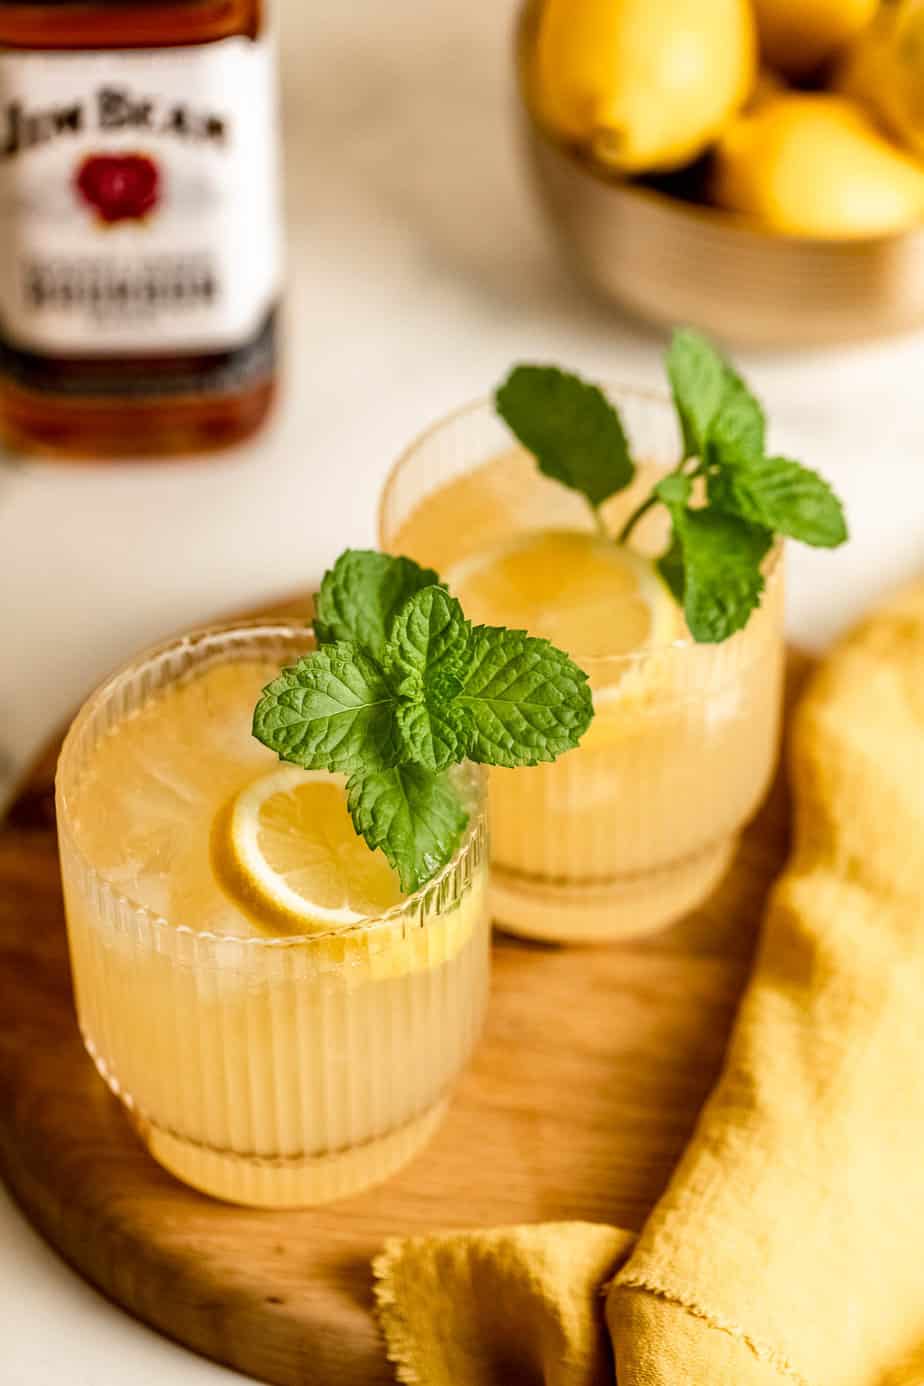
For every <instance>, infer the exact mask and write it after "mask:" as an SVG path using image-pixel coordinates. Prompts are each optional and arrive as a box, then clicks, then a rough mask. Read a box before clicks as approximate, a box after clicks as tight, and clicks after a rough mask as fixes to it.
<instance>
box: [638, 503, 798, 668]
mask: <svg viewBox="0 0 924 1386" xmlns="http://www.w3.org/2000/svg"><path fill="white" fill-rule="evenodd" d="M692 487H693V483H692V482H691V481H690V479H689V477H686V476H682V475H676V476H668V477H665V478H664V480H663V481H661V482H659V484H658V486H657V487H656V490H657V494H658V498H659V499H660V500H661V501H662V502H663V503H664V504H665V505H666V506H667V508H668V510H669V511H670V515H671V519H672V520H673V537H672V541H671V548H670V550H669V555H672V558H671V560H670V562H672V563H673V564H675V565H677V566H678V567H682V572H683V602H684V610H685V614H686V618H687V624H688V625H689V627H690V631H691V633H692V634H693V636H694V638H695V639H697V640H700V641H704V642H718V641H722V640H727V639H728V637H729V636H730V635H732V634H734V632H735V631H736V630H739V629H740V627H741V625H742V624H743V621H746V620H747V618H748V616H750V614H751V612H752V611H753V610H754V608H755V607H756V606H757V605H758V604H759V602H760V594H761V592H762V591H763V589H764V577H763V573H762V571H761V564H762V562H763V560H764V558H765V557H766V555H767V552H768V551H769V549H770V547H771V545H772V544H773V535H772V534H771V532H770V531H769V530H767V529H764V528H763V527H762V526H760V525H754V524H751V523H750V522H749V521H747V520H742V519H740V518H739V517H738V516H737V515H729V514H726V513H725V512H724V511H721V510H716V509H713V508H712V507H705V508H701V509H698V510H697V509H693V508H691V506H690V505H689V500H690V493H691V491H692ZM668 570H669V571H670V563H668ZM662 571H663V569H662ZM742 615H743V621H742Z"/></svg>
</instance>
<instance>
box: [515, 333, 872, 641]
mask: <svg viewBox="0 0 924 1386" xmlns="http://www.w3.org/2000/svg"><path fill="white" fill-rule="evenodd" d="M666 365H667V374H668V378H669V380H670V385H671V393H672V396H673V401H674V407H675V409H676V412H677V418H678V422H679V425H680V435H681V439H682V454H683V455H682V456H681V457H680V458H679V460H678V462H677V465H676V467H675V468H674V470H673V472H671V473H669V474H668V475H667V476H666V477H662V479H661V480H660V481H659V482H658V483H657V485H655V486H654V487H653V489H652V491H651V492H650V494H649V495H648V496H646V497H645V498H644V499H643V500H642V501H641V502H640V504H639V505H638V506H637V507H636V508H635V510H634V511H633V512H632V514H631V515H630V516H629V518H628V519H627V521H626V522H625V524H624V525H623V528H622V530H621V531H620V533H619V534H618V535H617V536H615V537H614V536H608V537H612V538H613V540H614V542H617V543H627V542H628V541H629V539H630V538H631V536H632V533H633V531H634V530H635V527H636V525H637V524H638V522H639V521H640V520H641V518H642V517H643V516H644V515H646V514H648V512H649V511H650V510H653V509H654V508H655V507H657V506H664V507H666V509H667V510H668V512H669V514H670V518H671V534H670V539H669V542H668V545H667V548H666V550H665V551H664V553H663V554H662V555H661V557H660V558H659V559H658V560H657V568H658V571H659V573H660V574H661V577H662V579H663V580H664V582H665V583H666V585H667V587H668V588H669V589H670V591H671V592H672V594H673V595H674V597H675V599H676V600H677V602H678V603H679V604H680V605H682V607H683V610H684V614H685V616H686V621H687V626H688V628H689V631H690V634H691V635H692V636H693V639H694V640H697V641H701V642H704V643H717V642H720V641H723V640H727V639H728V638H729V636H732V635H734V634H735V632H736V631H739V630H741V629H742V627H743V626H745V625H746V624H747V622H748V619H749V618H750V615H751V612H752V611H753V610H754V608H755V607H756V606H757V605H758V604H759V602H760V595H761V592H762V591H763V586H764V579H763V561H764V559H765V558H766V555H767V553H768V551H769V549H770V548H771V546H772V544H773V542H774V539H775V538H776V536H777V535H785V536H786V537H788V538H791V539H796V540H799V541H800V542H802V543H804V544H811V545H814V546H815V547H820V548H835V547H836V546H837V545H839V544H843V543H844V542H845V540H846V539H847V537H848V534H847V523H846V520H845V518H844V512H843V508H842V506H841V503H840V501H839V500H838V498H837V496H836V495H835V494H834V492H833V491H832V489H831V487H830V486H829V485H828V483H827V482H826V481H824V480H823V479H822V478H821V477H820V476H818V475H817V473H815V472H812V471H810V470H809V469H808V468H807V467H803V466H802V465H801V463H799V462H793V461H791V460H790V459H789V458H784V457H768V456H767V453H766V419H765V416H764V411H763V409H762V407H761V405H760V403H759V401H758V400H757V399H756V398H755V396H754V395H753V394H752V393H751V391H750V390H749V389H748V387H747V385H746V384H745V382H744V381H743V380H742V379H741V377H740V376H739V375H738V374H737V373H736V371H735V370H734V369H733V367H732V366H731V365H730V364H729V363H728V362H727V361H726V360H725V359H724V358H723V357H722V356H721V355H720V354H719V352H718V351H716V349H715V347H713V346H712V345H711V343H710V342H708V341H707V340H706V338H705V337H703V336H701V335H700V334H699V333H698V332H694V331H692V330H691V329H683V330H681V331H678V332H676V333H675V334H674V337H673V341H672V343H671V346H670V350H669V351H668V353H667V361H666ZM496 404H497V411H498V413H499V415H500V416H501V418H503V419H504V420H505V421H506V422H507V424H508V425H509V426H510V428H511V430H512V432H513V433H514V435H515V436H516V437H517V439H518V440H519V441H520V442H521V443H522V444H523V446H524V447H525V448H527V449H528V450H529V451H530V452H532V453H533V455H534V456H535V458H536V462H537V464H538V466H539V468H540V470H541V471H543V472H544V473H545V474H546V475H547V476H550V477H553V478H555V479H557V480H559V481H562V482H564V484H565V485H567V486H570V487H572V488H573V489H575V490H578V491H581V492H582V493H583V495H584V496H585V497H586V498H587V500H588V502H589V504H590V506H591V508H592V509H593V511H594V515H595V518H596V522H597V525H598V528H599V529H600V530H601V531H602V532H603V533H608V532H607V529H606V525H605V523H604V521H603V519H602V518H601V516H600V509H599V507H600V506H601V505H602V503H603V502H604V501H605V500H607V499H608V498H609V497H610V496H612V495H615V494H616V493H617V492H618V491H621V490H623V489H624V488H625V487H626V486H628V484H629V482H630V481H631V480H632V478H633V476H634V475H635V471H636V468H635V464H634V463H633V460H632V458H631V456H630V454H629V448H628V445H627V442H626V433H625V429H624V428H623V425H622V421H621V419H620V417H619V412H618V410H617V409H616V408H615V407H614V406H613V405H612V404H611V403H610V402H609V400H608V399H607V398H606V396H605V395H604V394H603V392H602V391H601V390H599V389H597V388H596V387H595V386H593V385H589V384H588V383H587V382H586V381H584V380H581V379H580V378H579V377H578V376H574V375H568V374H567V373H566V372H564V371H561V370H557V369H555V368H553V367H549V366H517V367H516V368H515V369H514V370H513V371H512V372H511V374H510V376H509V377H508V379H507V380H506V382H505V383H504V384H503V385H502V386H501V387H500V389H499V390H498V391H497V396H496ZM642 460H644V461H648V460H650V459H642ZM694 482H698V485H697V486H695V487H694Z"/></svg>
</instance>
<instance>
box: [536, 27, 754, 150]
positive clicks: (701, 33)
mask: <svg viewBox="0 0 924 1386" xmlns="http://www.w3.org/2000/svg"><path fill="white" fill-rule="evenodd" d="M756 70H757V55H756V35H755V29H754V19H753V13H752V10H751V4H750V0H545V4H544V5H543V7H542V10H541V12H540V15H539V20H538V27H537V32H536V38H535V48H534V51H533V54H532V64H531V73H530V76H531V82H530V87H531V93H532V101H533V104H534V106H535V107H536V114H537V115H538V117H539V119H540V120H541V121H542V122H543V123H544V124H545V125H546V126H547V127H548V128H549V130H550V131H552V132H553V133H555V134H557V135H558V136H560V137H562V138H564V139H567V140H569V141H573V142H578V143H580V144H582V145H584V146H585V147H586V148H589V149H590V150H591V151H592V153H593V154H594V155H595V156H596V157H597V158H598V159H599V160H601V161H602V162H603V163H605V164H606V165H608V166H609V167H611V168H614V169H618V170H619V171H621V172H625V173H643V172H649V171H653V170H666V169H672V168H679V167H680V166H681V165H682V164H685V163H689V162H690V160H691V159H694V158H696V157H697V156H698V155H699V154H701V153H702V152H703V150H704V149H705V148H706V147H707V145H709V144H710V143H711V142H712V140H714V139H715V137H716V135H717V134H718V133H719V131H720V130H721V129H722V127H723V126H724V125H725V123H726V122H727V121H728V119H729V118H730V117H731V116H732V115H734V113H735V112H736V111H737V110H738V109H739V108H740V107H741V105H742V104H743V102H744V101H745V100H746V98H747V96H748V95H749V93H750V91H751V87H752V86H753V83H754V79H755V75H756Z"/></svg>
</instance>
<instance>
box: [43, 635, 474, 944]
mask: <svg viewBox="0 0 924 1386" xmlns="http://www.w3.org/2000/svg"><path fill="white" fill-rule="evenodd" d="M237 634H240V635H242V636H246V635H248V634H250V635H258V634H265V635H267V636H272V635H274V634H277V635H282V636H291V635H293V634H297V635H304V636H305V637H306V638H309V639H312V638H314V627H313V626H312V624H311V621H310V620H307V619H306V620H305V622H304V623H302V622H300V621H297V620H294V619H292V618H285V619H274V618H272V617H269V618H266V617H259V616H258V617H251V618H247V619H245V620H240V621H217V622H212V623H210V624H208V625H204V626H194V627H193V628H192V629H190V630H188V631H184V632H182V633H181V634H179V635H175V636H172V637H171V638H169V639H167V640H161V641H158V643H157V644H156V645H150V646H147V647H146V648H145V649H143V650H141V651H139V653H138V654H136V655H134V656H132V658H131V659H129V660H128V661H126V662H125V663H124V664H121V665H119V666H118V667H117V668H116V669H114V670H113V671H112V673H110V674H109V675H107V677H106V678H104V679H103V681H102V682H101V683H99V684H98V685H97V686H96V688H95V689H94V690H93V692H92V693H90V694H89V696H88V697H87V698H86V699H85V701H84V702H83V704H82V705H81V707H80V710H79V711H78V712H77V715H76V716H75V717H74V720H73V721H72V722H71V724H70V726H69V727H68V730H67V733H66V735H65V737H64V740H63V742H62V743H61V750H60V752H59V753H58V760H57V764H56V767H55V811H56V828H57V832H58V833H59V834H61V833H63V834H65V835H66V836H67V838H68V842H69V845H70V847H71V848H72V850H73V851H74V852H75V854H76V855H77V856H78V857H79V859H80V861H81V862H82V863H83V866H84V869H85V870H86V871H87V872H88V873H89V874H90V875H91V876H92V878H93V880H94V882H95V885H96V888H97V889H98V890H100V891H101V892H102V893H103V894H104V895H105V896H106V897H107V899H109V900H110V901H112V902H113V903H114V904H116V905H118V906H120V907H122V908H124V909H127V910H128V911H130V912H131V913H132V914H133V915H134V916H135V917H136V918H138V919H139V920H141V921H143V922H144V924H145V925H146V926H147V927H149V928H150V929H152V930H154V931H156V932H159V933H169V934H170V935H171V936H180V937H183V936H186V937H190V938H194V939H201V940H203V942H205V943H207V944H213V943H220V944H228V945H235V946H239V947H243V948H258V949H260V948H294V947H301V948H311V947H316V946H320V945H322V944H329V943H331V942H332V941H336V940H350V941H354V942H355V941H356V940H357V939H362V938H365V937H366V936H367V935H371V934H375V933H378V932H379V931H382V930H386V929H388V928H390V927H391V926H392V925H394V924H396V923H397V922H399V921H400V920H401V919H402V918H403V917H404V916H413V915H414V914H415V913H416V912H417V911H418V910H419V909H420V907H421V905H423V904H424V903H425V901H426V900H427V898H428V897H429V896H430V895H431V893H432V892H435V891H438V890H440V888H441V887H442V885H443V883H444V881H445V880H446V879H447V878H448V877H449V876H451V875H452V874H453V872H454V871H455V870H456V868H457V867H458V866H459V864H460V863H461V862H463V861H464V860H465V859H466V858H467V857H468V856H470V855H471V853H472V851H473V849H474V846H475V843H476V840H477V839H478V838H479V837H480V836H481V834H482V831H483V827H484V823H485V820H486V815H487V775H486V772H485V769H484V767H483V766H480V765H475V764H474V763H473V762H470V761H465V762H464V766H463V768H464V770H465V771H466V772H467V773H468V775H469V777H470V779H471V781H472V783H473V784H474V785H475V786H476V789H477V801H476V803H475V805H474V806H473V808H472V811H471V812H470V813H469V817H468V823H467V825H466V827H465V831H464V832H463V834H462V838H461V841H460V842H459V846H458V847H457V848H456V851H455V852H454V853H453V855H452V857H451V858H450V859H449V861H448V862H446V864H445V866H442V867H440V869H439V871H438V872H437V873H436V875H435V876H433V877H432V878H431V879H430V880H429V881H427V883H426V885H423V886H421V887H420V888H419V889H418V890H415V891H414V892H413V893H412V894H411V895H408V896H406V897H405V898H404V899H403V900H400V901H399V902H398V903H397V904H396V905H392V906H390V908H389V909H387V910H385V911H383V912H382V914H377V915H370V916H367V917H365V918H363V919H358V920H357V921H356V922H355V923H353V924H344V925H340V926H339V927H338V926H332V927H330V928H325V929H315V930H312V931H311V932H310V933H302V934H294V933H292V934H266V935H259V934H225V933H217V932H215V931H214V930H210V929H196V928H194V927H193V926H192V925H191V924H178V923H175V922H174V921H173V920H171V919H168V918H167V916H166V915H163V914H160V913H159V912H158V911H157V910H153V909H151V908H150V907H149V906H147V905H143V904H141V903H140V902H139V901H138V900H134V899H132V897H131V895H129V894H126V892H125V891H124V890H121V889H119V887H118V886H116V885H114V884H113V882H112V881H110V880H108V879H107V878H106V877H105V876H104V875H103V874H102V873H101V872H100V870H99V869H98V867H96V866H94V864H93V863H92V862H91V861H90V860H89V859H88V857H87V855H86V853H85V852H84V851H83V849H82V847H81V846H80V844H79V843H78V842H77V841H76V840H75V837H74V833H73V830H72V828H71V826H70V823H69V822H68V821H67V818H68V815H69V804H68V795H67V793H66V791H65V789H64V786H63V783H62V772H63V770H64V769H66V768H67V765H66V762H67V759H68V757H70V756H72V755H73V754H74V750H75V746H76V742H77V739H78V737H79V736H80V734H81V732H82V731H83V730H84V729H85V728H86V726H87V724H88V723H89V722H90V721H91V719H92V718H93V717H94V716H96V714H97V713H98V712H99V711H100V710H101V709H102V708H103V707H104V706H105V705H106V703H107V702H108V701H109V699H110V698H111V697H112V696H113V694H114V693H115V692H116V691H117V690H118V689H119V688H120V687H121V686H122V685H123V684H124V683H125V681H126V680H128V679H130V678H131V677H132V676H134V675H137V674H139V673H141V672H142V671H143V670H144V669H145V668H147V667H148V666H149V665H151V664H152V663H153V662H154V661H155V660H158V659H162V658H163V657H165V656H166V655H169V654H171V653H178V652H180V651H182V650H183V649H184V647H189V648H191V649H194V648H195V647H196V646H197V645H207V644H208V643H209V642H211V641H216V642H217V641H218V640H219V639H220V638H221V637H227V636H234V635H237ZM285 763H286V762H284V761H280V762H279V764H280V765H284V764H285ZM62 810H63V812H62ZM424 927H426V925H424Z"/></svg>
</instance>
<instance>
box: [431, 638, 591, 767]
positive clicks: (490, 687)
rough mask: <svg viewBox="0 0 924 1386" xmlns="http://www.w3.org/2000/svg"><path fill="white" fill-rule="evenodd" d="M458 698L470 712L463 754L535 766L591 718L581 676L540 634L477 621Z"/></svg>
mask: <svg viewBox="0 0 924 1386" xmlns="http://www.w3.org/2000/svg"><path fill="white" fill-rule="evenodd" d="M457 701H458V703H459V704H460V705H461V706H462V707H464V708H467V709H469V711H470V712H471V715H472V739H471V742H470V745H469V750H468V754H469V757H470V759H472V760H475V761H480V762H482V763H483V764H486V765H505V766H508V767H513V766H518V765H537V764H539V762H540V761H551V760H555V759H556V758H557V757H558V756H560V755H562V754H563V753H564V752H565V751H570V750H572V749H573V748H574V747H575V746H576V745H577V744H578V742H579V741H580V739H581V737H582V736H583V734H584V732H585V731H586V730H587V728H588V727H589V725H590V722H591V718H592V717H593V700H592V698H591V694H590V687H589V685H588V683H587V675H586V674H585V673H584V672H583V670H582V669H579V668H578V666H577V665H576V664H575V663H574V662H573V661H572V660H571V659H569V658H568V656H567V655H566V654H564V653H563V652H562V651H561V650H558V649H556V648H555V646H554V645H551V644H549V642H548V641H547V640H538V639H536V638H534V637H533V636H529V635H527V634H526V633H525V632H524V631H516V630H504V629H502V628H499V627H495V626H476V627H475V629H474V630H473V631H472V643H471V646H470V650H469V670H468V674H467V677H466V680H465V685H464V687H463V689H462V692H461V693H460V694H459V696H458V699H457Z"/></svg>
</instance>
